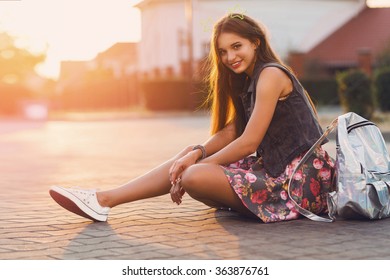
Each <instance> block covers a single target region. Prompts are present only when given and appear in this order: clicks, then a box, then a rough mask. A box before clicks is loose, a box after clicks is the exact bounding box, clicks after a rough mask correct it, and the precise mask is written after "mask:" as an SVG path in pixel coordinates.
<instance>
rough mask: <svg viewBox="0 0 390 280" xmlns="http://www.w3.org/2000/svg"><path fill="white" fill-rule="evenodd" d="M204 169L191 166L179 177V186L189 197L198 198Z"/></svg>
mask: <svg viewBox="0 0 390 280" xmlns="http://www.w3.org/2000/svg"><path fill="white" fill-rule="evenodd" d="M202 170H204V168H203V167H200V166H199V165H191V166H190V167H188V168H187V169H186V170H184V172H183V174H182V176H181V186H182V187H183V189H184V190H185V191H186V192H187V193H188V194H189V195H190V196H198V195H199V193H200V188H201V185H202V183H201V182H202V178H203V176H204V174H203V171H202Z"/></svg>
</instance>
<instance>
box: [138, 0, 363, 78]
mask: <svg viewBox="0 0 390 280" xmlns="http://www.w3.org/2000/svg"><path fill="white" fill-rule="evenodd" d="M365 6H366V1H365V0H239V1H237V0H236V1H222V0H192V1H190V0H144V1H142V2H140V3H139V4H137V5H136V7H138V8H139V9H140V10H141V18H142V27H141V29H142V39H141V42H140V43H139V45H138V54H139V65H138V70H139V71H140V72H141V73H144V74H147V75H152V76H153V74H156V73H160V74H162V75H164V74H166V73H167V72H168V73H171V74H174V75H176V76H179V75H181V73H182V72H183V65H184V64H185V63H186V62H187V61H188V58H189V53H190V51H189V50H190V48H189V47H188V40H186V36H187V35H188V33H187V32H189V30H191V24H189V21H188V20H187V19H188V18H189V17H186V12H187V15H188V11H189V9H188V7H192V15H193V17H192V34H193V36H192V38H193V42H192V48H193V59H194V61H198V60H200V59H202V58H203V57H204V56H205V55H206V53H207V52H208V43H209V41H210V36H211V29H212V25H213V23H214V22H215V21H216V20H217V19H219V18H220V17H222V16H224V15H226V14H228V13H231V12H239V13H241V12H242V13H244V15H248V16H250V17H252V18H254V19H256V20H259V21H261V22H262V23H264V24H265V26H267V28H268V31H269V33H270V39H271V44H272V46H273V47H274V49H275V50H276V51H277V52H278V53H279V55H280V56H281V57H282V58H283V59H285V58H286V57H287V55H288V53H289V52H290V51H295V52H307V51H309V50H310V49H311V48H313V47H314V46H315V45H317V44H318V43H319V42H320V41H322V40H323V39H324V38H326V37H327V36H328V35H329V34H331V33H332V32H334V31H335V30H337V29H338V28H339V27H340V26H342V25H343V24H344V23H346V22H347V21H348V20H350V19H351V18H352V17H354V16H355V15H356V14H358V13H359V11H361V10H362V9H363V8H364V7H365ZM186 8H187V9H186Z"/></svg>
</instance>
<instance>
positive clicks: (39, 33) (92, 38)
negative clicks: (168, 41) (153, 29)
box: [0, 0, 141, 78]
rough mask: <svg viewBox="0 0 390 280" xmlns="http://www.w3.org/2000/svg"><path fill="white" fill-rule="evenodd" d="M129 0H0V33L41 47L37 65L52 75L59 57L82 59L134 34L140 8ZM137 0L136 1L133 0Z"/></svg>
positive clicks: (27, 45) (20, 43)
mask: <svg viewBox="0 0 390 280" xmlns="http://www.w3.org/2000/svg"><path fill="white" fill-rule="evenodd" d="M134 2H137V1H129V0H115V1H109V0H99V1H96V0H82V1H79V0H30V1H27V0H20V1H0V33H1V32H4V31H5V32H8V33H10V34H12V35H13V36H15V37H16V38H17V39H16V44H17V45H18V46H20V47H25V48H28V49H29V50H30V51H31V52H34V53H42V52H45V53H46V55H47V57H46V61H45V62H44V63H42V64H40V65H39V66H38V67H37V71H38V73H40V74H41V75H44V76H47V77H51V78H56V77H57V76H58V74H59V62H60V61H61V60H88V59H92V58H93V57H95V56H96V54H97V53H99V52H101V51H104V50H105V49H107V48H109V47H110V46H112V45H113V44H115V43H116V42H136V41H139V40H140V36H141V35H140V33H141V31H140V11H139V10H138V9H136V8H133V7H132V5H133V4H134ZM138 2H139V1H138Z"/></svg>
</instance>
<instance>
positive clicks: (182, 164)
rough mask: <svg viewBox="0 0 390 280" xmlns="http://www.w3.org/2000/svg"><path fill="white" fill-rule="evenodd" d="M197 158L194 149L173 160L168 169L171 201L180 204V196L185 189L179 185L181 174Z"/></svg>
mask: <svg viewBox="0 0 390 280" xmlns="http://www.w3.org/2000/svg"><path fill="white" fill-rule="evenodd" d="M197 160H198V154H197V152H196V151H191V152H189V153H187V154H186V155H185V156H182V157H181V158H179V159H177V160H175V161H174V162H173V164H172V166H171V168H170V170H169V180H170V181H171V185H172V188H171V191H170V193H171V199H172V201H173V202H175V203H177V204H180V203H181V198H182V197H183V195H184V193H185V191H184V189H183V188H182V187H181V184H180V181H181V175H182V173H183V172H184V170H186V169H187V168H188V167H190V166H191V165H193V164H195V163H196V161H197Z"/></svg>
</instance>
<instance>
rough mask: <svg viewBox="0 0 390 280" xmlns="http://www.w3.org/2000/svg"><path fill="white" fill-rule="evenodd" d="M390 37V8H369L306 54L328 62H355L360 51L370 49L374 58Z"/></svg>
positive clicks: (335, 63)
mask: <svg viewBox="0 0 390 280" xmlns="http://www.w3.org/2000/svg"><path fill="white" fill-rule="evenodd" d="M329 20H331V19H329ZM389 40H390V8H368V7H367V8H365V9H364V10H362V11H361V12H360V13H359V14H358V15H357V16H355V17H354V18H352V19H351V20H350V21H349V22H347V23H346V24H345V25H343V26H342V27H341V28H340V29H338V30H337V31H336V32H334V33H333V34H332V35H330V36H329V37H327V38H326V39H325V40H323V41H322V42H320V43H319V44H318V45H317V46H315V47H314V48H313V49H311V50H310V51H309V52H308V53H306V58H307V59H316V60H319V61H321V62H323V63H325V64H329V65H351V64H356V61H357V56H358V52H359V51H360V50H367V49H369V50H371V53H372V56H373V58H375V57H376V55H377V54H378V53H379V52H380V51H381V50H383V48H384V47H385V45H386V43H387V42H389Z"/></svg>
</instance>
